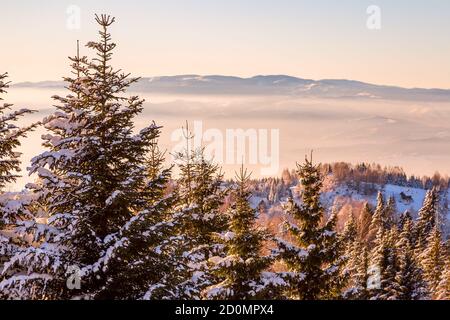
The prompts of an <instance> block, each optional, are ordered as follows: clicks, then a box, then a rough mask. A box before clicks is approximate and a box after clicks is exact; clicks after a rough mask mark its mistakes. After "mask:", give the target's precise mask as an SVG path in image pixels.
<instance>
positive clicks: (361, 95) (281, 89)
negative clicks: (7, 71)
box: [13, 74, 450, 102]
mask: <svg viewBox="0 0 450 320" xmlns="http://www.w3.org/2000/svg"><path fill="white" fill-rule="evenodd" d="M64 85H65V84H64V82H62V81H43V82H22V83H17V84H14V85H13V87H16V88H37V89H39V88H62V87H64ZM131 90H133V91H139V92H152V93H166V94H243V95H292V96H299V97H318V98H335V99H336V98H338V99H341V98H347V99H393V100H424V101H428V100H432V101H449V102H450V89H421V88H412V89H407V88H401V87H396V86H384V85H374V84H370V83H365V82H360V81H355V80H345V79H324V80H312V79H302V78H297V77H292V76H287V75H258V76H254V77H251V78H240V77H234V76H221V75H209V76H200V75H195V74H191V75H178V76H161V77H143V78H141V80H140V81H139V82H138V83H136V84H134V85H133V86H132V87H131Z"/></svg>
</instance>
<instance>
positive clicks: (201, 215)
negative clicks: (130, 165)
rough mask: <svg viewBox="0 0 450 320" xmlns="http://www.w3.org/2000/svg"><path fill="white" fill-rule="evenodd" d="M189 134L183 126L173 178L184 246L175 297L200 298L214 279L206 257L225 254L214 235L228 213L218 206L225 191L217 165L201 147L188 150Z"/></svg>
mask: <svg viewBox="0 0 450 320" xmlns="http://www.w3.org/2000/svg"><path fill="white" fill-rule="evenodd" d="M192 138H193V136H192V135H191V133H190V132H189V128H188V127H186V142H187V147H186V149H185V150H184V152H181V153H179V154H178V167H179V169H180V177H179V179H178V180H177V193H178V199H179V203H178V206H177V211H179V212H180V215H181V221H182V222H181V223H182V228H181V234H182V237H183V240H182V242H183V244H182V245H181V247H182V248H183V250H184V253H183V256H184V262H183V265H185V266H186V268H185V269H184V281H183V282H182V283H180V284H179V293H178V295H179V297H180V298H189V299H199V298H201V293H202V291H203V290H204V289H205V288H207V287H208V286H210V285H212V284H213V283H215V282H217V281H218V279H217V278H215V275H214V274H213V273H212V272H211V270H210V268H209V266H208V261H209V260H210V258H216V259H217V258H223V257H225V252H224V246H223V244H222V243H220V242H219V241H218V240H217V235H220V234H222V235H223V234H224V233H225V232H226V230H227V225H228V217H227V215H226V214H225V213H224V212H223V210H222V206H223V204H224V200H225V197H226V196H227V195H228V188H226V187H224V183H223V174H222V172H221V171H220V169H219V167H218V166H217V165H216V164H214V163H212V162H211V161H209V160H207V159H206V158H205V155H204V150H203V149H200V150H191V149H190V146H189V144H190V139H192Z"/></svg>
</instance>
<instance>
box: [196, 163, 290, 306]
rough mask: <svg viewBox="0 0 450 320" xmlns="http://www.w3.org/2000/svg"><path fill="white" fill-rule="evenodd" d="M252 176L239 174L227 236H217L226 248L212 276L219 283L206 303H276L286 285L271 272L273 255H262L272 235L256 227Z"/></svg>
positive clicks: (208, 289)
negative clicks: (279, 291)
mask: <svg viewBox="0 0 450 320" xmlns="http://www.w3.org/2000/svg"><path fill="white" fill-rule="evenodd" d="M249 180H250V175H249V174H247V170H244V168H243V167H241V170H240V172H239V173H238V174H236V185H235V189H234V190H233V192H232V195H233V198H234V202H233V204H232V205H231V207H230V208H229V209H228V211H227V214H228V215H229V217H230V218H229V227H228V231H227V233H225V235H218V236H219V237H220V239H221V242H223V244H224V246H225V253H226V256H225V257H224V258H218V259H216V260H214V264H213V266H212V268H213V273H214V274H215V275H216V278H217V279H224V280H223V281H221V282H220V283H217V284H214V285H212V286H210V287H208V288H207V289H206V290H205V292H204V296H205V297H206V298H207V299H231V300H243V299H244V300H248V299H271V298H272V299H273V298H275V297H276V291H277V289H278V288H279V287H281V286H282V285H284V281H283V280H282V279H281V277H279V276H278V275H277V274H276V273H273V272H269V271H268V270H269V268H270V266H271V264H272V262H273V261H274V259H275V257H274V255H271V254H269V255H267V254H264V253H263V247H264V244H265V243H266V241H268V240H269V239H270V238H271V237H270V235H269V233H268V232H267V231H265V230H263V229H261V228H258V227H257V226H256V218H257V211H256V209H253V208H252V207H251V205H250V203H249V201H250V197H251V193H250V191H249V189H248V185H249Z"/></svg>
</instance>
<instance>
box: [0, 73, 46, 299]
mask: <svg viewBox="0 0 450 320" xmlns="http://www.w3.org/2000/svg"><path fill="white" fill-rule="evenodd" d="M7 78H8V74H7V73H3V74H0V282H1V281H2V280H3V278H4V277H5V274H2V270H3V263H4V262H5V261H7V260H8V259H9V258H10V257H11V256H12V255H14V254H15V253H16V252H17V250H18V248H19V246H20V245H21V244H23V240H21V239H22V238H21V237H20V236H19V234H18V233H17V231H18V228H19V225H20V224H21V220H22V219H23V218H25V212H23V211H21V209H22V206H21V203H20V199H17V198H18V197H20V195H17V194H16V195H14V194H13V193H10V192H6V190H5V187H6V186H7V185H8V184H11V183H14V182H15V181H16V180H17V178H19V175H18V173H19V172H20V153H18V152H16V149H17V147H19V146H20V138H23V137H26V135H27V133H28V132H29V131H30V130H33V129H34V128H35V127H36V126H37V124H33V125H31V126H27V127H19V126H17V125H16V122H17V120H18V119H19V118H20V117H21V116H24V115H26V114H30V113H32V112H34V111H32V110H29V109H20V110H17V111H13V112H10V113H8V112H7V110H9V109H11V107H12V104H9V103H1V101H3V98H2V96H1V95H3V94H5V93H6V90H7V88H8V82H7ZM3 294H6V293H5V291H4V290H0V299H1V298H2V296H3Z"/></svg>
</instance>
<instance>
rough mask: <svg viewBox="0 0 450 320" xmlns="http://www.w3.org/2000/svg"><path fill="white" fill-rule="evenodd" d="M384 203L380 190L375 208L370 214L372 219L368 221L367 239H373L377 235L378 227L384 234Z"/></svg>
mask: <svg viewBox="0 0 450 320" xmlns="http://www.w3.org/2000/svg"><path fill="white" fill-rule="evenodd" d="M385 210H386V208H385V203H384V197H383V194H382V193H381V191H379V192H378V196H377V206H376V208H375V211H374V213H373V215H372V221H371V222H370V228H369V236H368V239H369V241H371V242H372V241H374V240H375V238H376V237H377V236H378V234H379V232H380V229H382V231H383V232H382V234H384V230H385Z"/></svg>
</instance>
